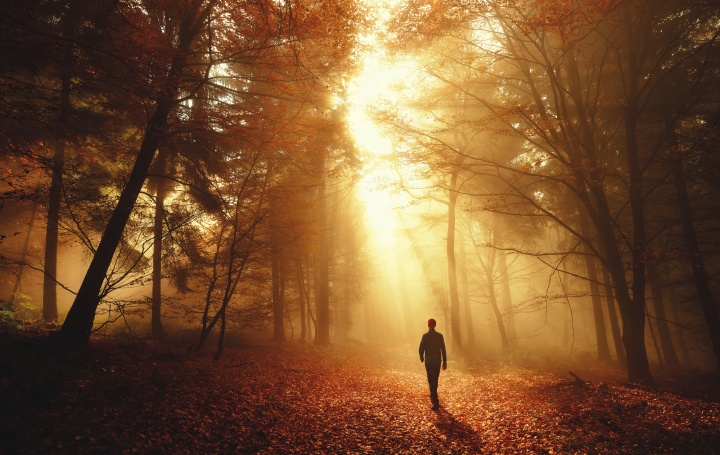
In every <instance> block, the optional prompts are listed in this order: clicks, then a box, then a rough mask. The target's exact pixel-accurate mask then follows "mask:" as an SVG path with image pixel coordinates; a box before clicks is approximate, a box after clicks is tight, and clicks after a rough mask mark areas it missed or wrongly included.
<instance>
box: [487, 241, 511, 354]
mask: <svg viewBox="0 0 720 455" xmlns="http://www.w3.org/2000/svg"><path fill="white" fill-rule="evenodd" d="M496 251H497V250H496V249H495V248H490V257H489V258H488V261H487V263H485V264H484V266H485V277H486V279H487V286H488V297H489V298H490V307H491V308H492V311H493V314H495V320H496V321H497V324H498V330H499V332H500V341H501V343H502V347H503V353H507V352H508V351H509V350H510V340H509V339H508V336H507V332H506V331H505V323H504V321H503V315H502V312H501V311H500V306H499V305H498V302H497V293H496V291H495V275H494V273H493V270H494V269H495V256H496V254H497V253H496Z"/></svg>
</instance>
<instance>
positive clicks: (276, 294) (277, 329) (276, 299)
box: [270, 234, 286, 343]
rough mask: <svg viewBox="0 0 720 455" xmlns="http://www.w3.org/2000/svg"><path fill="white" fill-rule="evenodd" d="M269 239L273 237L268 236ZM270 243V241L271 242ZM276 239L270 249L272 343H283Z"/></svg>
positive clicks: (283, 332) (281, 297)
mask: <svg viewBox="0 0 720 455" xmlns="http://www.w3.org/2000/svg"><path fill="white" fill-rule="evenodd" d="M270 235H271V237H274V236H273V235H272V234H270ZM271 242H272V240H271ZM276 243H277V239H275V242H273V245H272V246H271V247H270V249H271V250H272V253H271V256H272V258H271V260H270V263H271V264H270V265H271V268H272V301H273V303H272V307H273V341H274V342H276V343H284V342H285V341H286V339H285V320H284V316H283V311H284V308H285V302H284V300H285V299H284V297H285V296H284V295H283V294H284V292H283V286H282V280H283V277H282V271H281V269H280V252H279V251H278V247H277V245H276Z"/></svg>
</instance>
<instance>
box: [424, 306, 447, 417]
mask: <svg viewBox="0 0 720 455" xmlns="http://www.w3.org/2000/svg"><path fill="white" fill-rule="evenodd" d="M436 325H437V322H436V321H435V319H428V331H427V332H426V333H424V334H423V336H422V339H421V340H420V361H421V362H425V371H427V378H428V384H429V385H430V401H432V408H433V410H435V409H438V408H440V400H439V399H438V393H437V389H438V379H439V378H440V365H441V363H442V369H443V370H446V369H447V352H446V351H445V338H443V336H442V333H440V332H436V331H435V326H436Z"/></svg>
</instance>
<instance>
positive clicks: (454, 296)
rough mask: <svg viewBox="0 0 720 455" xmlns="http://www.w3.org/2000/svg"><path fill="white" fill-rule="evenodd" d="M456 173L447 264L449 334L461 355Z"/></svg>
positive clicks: (450, 198) (451, 191)
mask: <svg viewBox="0 0 720 455" xmlns="http://www.w3.org/2000/svg"><path fill="white" fill-rule="evenodd" d="M457 178H458V175H457V172H453V174H452V176H451V180H450V188H449V189H448V224H447V264H448V287H449V291H450V332H451V334H452V347H453V352H454V353H455V355H459V354H461V353H462V340H461V339H460V298H459V295H458V284H457V270H456V266H455V209H456V205H457V198H458V193H457Z"/></svg>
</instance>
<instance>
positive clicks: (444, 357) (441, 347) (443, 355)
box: [440, 337, 447, 370]
mask: <svg viewBox="0 0 720 455" xmlns="http://www.w3.org/2000/svg"><path fill="white" fill-rule="evenodd" d="M440 349H441V351H442V360H443V364H442V368H443V370H444V369H446V368H447V352H446V351H445V337H442V338H440Z"/></svg>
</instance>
